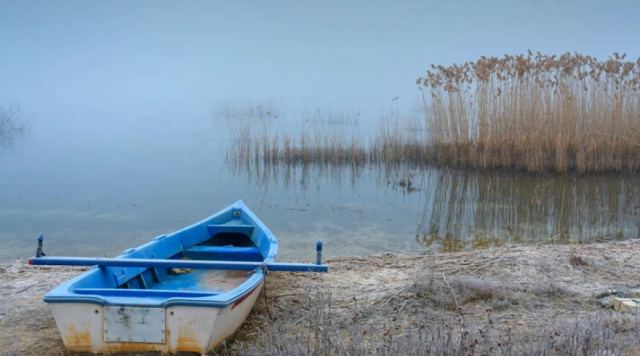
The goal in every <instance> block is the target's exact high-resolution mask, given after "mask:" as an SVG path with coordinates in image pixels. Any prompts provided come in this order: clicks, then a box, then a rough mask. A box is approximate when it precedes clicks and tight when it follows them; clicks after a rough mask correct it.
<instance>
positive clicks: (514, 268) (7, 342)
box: [0, 240, 640, 355]
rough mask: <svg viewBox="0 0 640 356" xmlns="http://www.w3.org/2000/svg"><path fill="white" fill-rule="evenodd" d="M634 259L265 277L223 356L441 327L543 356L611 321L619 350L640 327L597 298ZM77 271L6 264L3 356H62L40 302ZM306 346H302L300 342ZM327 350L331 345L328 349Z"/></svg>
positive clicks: (637, 278)
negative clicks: (565, 338) (551, 345)
mask: <svg viewBox="0 0 640 356" xmlns="http://www.w3.org/2000/svg"><path fill="white" fill-rule="evenodd" d="M637 256H640V241H639V240H627V241H615V242H603V243H592V244H585V245H530V246H520V245H518V246H505V247H500V248H495V249H487V250H479V251H470V252H460V253H451V254H435V255H429V256H404V255H391V254H386V255H379V256H367V257H344V258H334V259H332V260H330V261H328V263H329V264H330V267H331V271H330V273H328V274H294V273H272V274H270V275H269V277H268V280H267V284H266V293H263V295H262V296H261V297H260V298H259V300H258V303H257V304H256V307H255V308H254V311H253V312H252V313H251V315H250V316H249V318H248V320H247V322H246V323H245V324H244V325H243V327H242V328H241V329H240V331H239V332H238V334H237V336H236V338H235V340H234V341H233V342H230V343H229V344H228V345H227V347H226V349H223V350H222V352H223V353H230V354H238V353H257V352H267V353H316V354H322V353H323V352H322V351H323V350H325V351H326V353H327V354H329V353H331V352H336V351H339V350H341V349H340V348H341V347H347V346H348V347H350V349H349V350H354V352H355V351H357V350H361V351H362V350H364V351H370V352H376V351H378V352H380V353H384V350H382V349H380V348H381V347H391V348H398V347H400V346H402V345H405V346H403V347H410V346H406V343H402V344H401V345H396V343H397V342H396V341H394V340H401V339H402V338H403V337H404V338H406V337H407V335H418V334H420V333H423V334H425V333H427V334H428V335H433V334H434V332H437V333H442V331H443V330H449V331H448V332H449V333H450V334H452V335H453V336H452V337H453V339H454V340H459V338H460V337H462V340H461V342H469V341H468V340H466V339H465V337H466V336H465V335H467V334H468V335H471V336H473V335H475V336H474V337H478V336H477V335H482V338H484V339H482V340H480V341H476V342H477V343H484V344H489V343H496V346H495V347H498V348H500V347H504V343H505V342H504V341H503V342H502V344H501V342H500V340H503V339H504V337H505V335H508V337H509V342H512V343H514V344H516V343H517V344H518V345H521V344H523V343H525V344H526V343H531V344H532V345H534V346H532V347H538V349H539V348H540V347H542V346H540V345H542V344H540V343H541V342H542V343H548V341H544V340H542V339H543V338H545V337H547V336H548V335H547V334H550V335H551V337H552V338H553V337H554V336H553V335H556V333H559V331H558V330H562V332H566V330H567V325H573V324H576V325H577V324H578V323H580V324H582V323H591V321H593V320H594V319H593V318H596V319H598V318H599V320H603V318H604V319H606V320H604V323H602V325H599V324H598V325H599V326H596V327H598V328H608V332H610V334H611V335H609V334H607V335H609V336H606V338H609V337H611V338H613V339H612V340H613V341H612V342H615V344H616V345H618V344H620V342H619V341H616V340H617V338H618V337H619V336H620V337H622V336H624V338H625V340H626V339H636V340H637V339H638V338H637V335H638V328H637V322H634V320H632V319H630V318H629V317H628V316H624V315H622V316H621V315H620V314H618V313H616V312H611V311H606V310H605V309H604V308H603V307H602V306H601V305H600V304H599V303H598V302H597V300H596V298H595V296H596V295H598V294H600V293H602V292H605V291H607V290H608V289H610V288H617V289H628V288H631V287H637V286H638V285H639V284H640V263H639V262H638V257H637ZM79 271H80V270H79V269H73V268H47V267H31V266H27V265H25V264H23V263H20V262H16V263H13V264H8V265H2V266H1V267H0V283H2V286H3V288H2V291H1V292H0V330H1V332H0V350H2V351H1V353H2V354H5V355H25V354H33V355H36V354H38V355H60V354H64V347H63V345H62V342H61V340H60V338H59V336H58V332H57V330H56V327H55V323H54V321H53V318H52V316H51V314H50V312H49V311H48V309H47V308H46V305H45V304H44V303H43V302H42V296H43V295H44V293H46V292H47V291H48V290H49V289H51V288H52V287H53V286H55V285H56V284H57V283H59V282H61V281H63V280H66V279H68V278H69V277H71V276H74V275H76V274H77V273H79ZM603 313H605V314H603ZM602 315H606V316H605V317H603V316H602ZM585 320H587V321H586V322H585ZM589 320H591V321H589ZM323 323H324V324H323ZM596 324H597V323H596ZM325 328H329V329H332V330H333V331H331V332H328V331H325V330H324V329H325ZM443 328H444V329H443ZM355 329H357V330H355ZM609 329H610V330H609ZM318 330H321V331H318ZM425 330H427V331H425ZM482 330H485V331H484V332H483V331H482ZM334 331H335V332H334ZM486 332H490V333H491V335H492V336H491V337H488V336H487V335H486ZM478 333H479V334H478ZM629 333H632V334H633V335H635V336H634V337H633V338H631V337H630V336H629V335H630V334H629ZM356 335H359V336H358V337H357V339H358V340H355V339H356ZM420 335H422V334H420ZM556 336H557V337H561V336H558V335H556ZM421 337H422V336H421ZM274 338H275V339H277V340H276V344H277V343H280V344H282V345H283V346H282V347H281V348H280V351H281V352H276V351H277V350H276V351H274V350H275V349H273V340H274ZM381 338H383V339H384V338H388V340H386V339H385V340H386V341H380V340H381ZM604 338H605V337H600V339H604ZM324 339H326V340H324ZM300 340H307V341H306V342H305V344H307V345H299V344H300V343H301V342H300ZM323 340H324V341H323ZM407 340H409V339H407ZM443 340H444V339H443ZM541 340H542V341H541ZM325 341H326V342H327V345H329V346H326V349H323V347H325V346H323V342H325ZM356 341H357V345H353V344H354V342H356ZM423 341H424V340H423ZM436 341H437V340H436ZM436 341H434V340H431V341H430V344H433V343H434V342H436ZM459 341H460V340H459ZM609 341H611V340H609ZM609 341H607V340H605V341H602V340H601V341H600V342H609ZM470 342H471V344H473V340H471V341H470ZM636 342H637V341H636ZM343 343H350V344H349V345H347V346H345V345H342V344H343ZM471 344H470V345H471ZM385 345H386V346H385ZM394 345H395V346H394ZM536 345H537V346H536ZM444 346H446V345H444V344H443V347H444ZM624 346H625V348H624V349H623V348H621V349H620V350H621V351H620V352H621V353H623V354H629V352H631V353H633V352H634V350H635V351H638V350H639V349H637V348H636V347H637V345H635V344H633V343H632V344H630V345H626V344H625V345H624ZM464 347H465V350H467V349H466V346H464ZM478 347H479V349H482V348H483V347H486V345H484V346H478ZM351 348H353V349H351ZM305 350H306V351H305ZM385 350H387V351H389V350H391V349H385ZM394 350H395V349H394ZM515 350H520V349H515ZM629 350H631V351H629ZM467 351H468V350H467ZM560 351H561V350H560V349H559V350H558V352H560ZM615 353H616V352H614V354H615Z"/></svg>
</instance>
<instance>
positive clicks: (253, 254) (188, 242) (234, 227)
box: [69, 217, 272, 299]
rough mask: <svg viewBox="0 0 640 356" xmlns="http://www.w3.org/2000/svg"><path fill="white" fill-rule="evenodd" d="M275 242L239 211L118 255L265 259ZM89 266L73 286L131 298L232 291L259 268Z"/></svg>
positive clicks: (75, 289) (79, 291) (76, 290)
mask: <svg viewBox="0 0 640 356" xmlns="http://www.w3.org/2000/svg"><path fill="white" fill-rule="evenodd" d="M212 220H218V219H216V218H215V217H214V218H212ZM271 243H272V241H271V240H270V238H269V236H268V235H267V234H266V233H265V232H264V231H263V230H262V229H260V228H258V227H256V226H255V224H247V223H246V222H245V220H243V219H240V218H239V217H235V218H232V219H228V220H227V221H225V222H224V223H214V222H213V221H211V222H207V221H205V222H203V223H199V224H195V225H192V226H190V227H187V228H185V229H182V230H180V231H177V232H175V233H172V234H170V235H161V236H158V237H156V238H154V239H153V240H152V241H150V242H149V243H147V244H144V245H142V246H140V247H138V248H133V249H129V250H126V251H124V252H123V253H122V254H121V255H120V256H118V258H151V259H154V258H155V259H190V260H214V261H251V262H261V261H264V260H265V259H266V258H269V254H270V253H272V251H271V246H270V245H271ZM90 272H91V273H88V274H85V275H84V277H83V278H80V279H78V280H76V281H75V282H74V283H73V284H72V285H71V286H70V288H69V292H73V293H75V294H76V295H77V294H81V295H94V296H95V295H97V296H104V297H108V296H113V297H128V298H137V297H144V298H160V299H166V298H172V297H206V296H214V295H218V294H222V293H225V292H228V291H230V290H232V289H234V288H236V287H238V286H240V285H241V284H242V283H243V282H245V281H246V280H247V279H248V278H249V277H250V276H251V275H252V274H253V273H254V271H229V270H210V269H208V270H207V269H193V270H191V269H176V268H143V267H106V268H98V269H94V270H92V271H90Z"/></svg>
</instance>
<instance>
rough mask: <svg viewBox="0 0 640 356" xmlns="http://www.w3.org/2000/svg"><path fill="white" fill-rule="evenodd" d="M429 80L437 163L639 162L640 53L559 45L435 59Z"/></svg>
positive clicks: (550, 166) (570, 166)
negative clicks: (559, 51)
mask: <svg viewBox="0 0 640 356" xmlns="http://www.w3.org/2000/svg"><path fill="white" fill-rule="evenodd" d="M417 84H418V85H419V86H420V87H421V88H423V89H426V92H427V93H428V94H430V95H427V100H426V105H427V106H428V107H430V112H429V115H427V116H426V124H427V127H428V138H427V142H426V145H427V151H428V152H430V155H432V158H433V160H434V161H435V162H437V163H439V164H447V165H453V166H462V167H476V168H510V169H522V170H526V171H529V172H536V173H537V172H545V171H555V172H559V173H565V172H569V171H576V172H578V173H584V172H601V171H637V170H638V169H639V168H640V59H638V60H637V61H635V62H631V61H627V60H625V55H619V54H617V53H614V55H613V56H611V57H610V58H609V59H607V60H605V61H599V60H597V59H596V58H594V57H590V56H584V55H581V54H577V53H576V54H571V53H566V54H563V55H561V56H559V57H557V56H553V55H544V54H541V53H536V54H535V55H534V54H533V53H532V52H531V51H529V53H528V54H526V55H516V56H511V55H505V56H503V57H501V58H498V57H481V58H480V59H479V60H477V61H476V62H466V63H464V64H462V65H452V66H449V67H444V66H435V65H433V66H432V67H431V70H429V71H427V73H426V76H425V77H421V78H418V81H417Z"/></svg>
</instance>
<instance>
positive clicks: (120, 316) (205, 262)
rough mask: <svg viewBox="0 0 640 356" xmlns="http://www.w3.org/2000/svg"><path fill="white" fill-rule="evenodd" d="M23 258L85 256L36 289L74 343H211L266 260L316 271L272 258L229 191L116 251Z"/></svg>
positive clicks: (273, 246) (268, 236)
mask: <svg viewBox="0 0 640 356" xmlns="http://www.w3.org/2000/svg"><path fill="white" fill-rule="evenodd" d="M39 242H40V244H39V247H38V253H37V256H36V257H34V258H32V259H30V260H29V263H30V264H33V265H83V266H95V267H94V268H92V269H90V270H89V271H86V272H84V273H82V274H81V275H79V276H78V277H76V278H73V279H71V280H69V281H67V282H64V283H62V284H60V285H59V286H57V287H56V288H55V289H53V290H51V291H50V292H49V293H47V294H46V295H45V297H44V301H45V302H47V303H48V304H49V307H50V309H51V311H52V313H53V316H54V318H55V320H56V324H57V326H58V329H59V330H60V333H61V335H62V339H63V341H64V344H65V346H66V348H67V349H68V350H69V351H74V352H93V353H104V352H121V351H159V352H171V353H173V352H181V351H187V352H198V353H203V354H204V353H207V352H210V351H212V350H214V349H215V348H216V347H217V346H219V345H220V344H221V343H222V342H224V340H225V339H227V338H228V337H229V336H231V335H232V334H233V333H234V332H235V331H236V330H237V329H238V327H240V325H241V324H242V323H243V322H244V320H245V319H246V317H247V315H248V314H249V312H250V311H251V309H252V308H253V305H254V304H255V302H256V299H257V297H258V294H259V292H260V290H261V288H262V286H263V284H264V280H265V277H266V272H267V270H271V271H294V272H326V271H327V266H326V265H322V264H321V261H320V259H321V250H322V245H321V243H319V244H318V246H317V251H318V260H317V261H316V262H317V263H316V264H297V263H277V262H275V258H276V255H277V252H278V241H277V239H276V237H275V235H274V234H273V233H271V231H269V229H268V228H267V227H266V226H265V225H264V224H263V223H262V222H261V221H260V220H259V219H258V217H257V216H256V215H255V214H253V213H252V212H251V210H249V208H247V206H246V205H245V204H244V203H243V202H242V201H237V202H235V203H234V204H232V205H231V206H229V207H227V208H225V209H223V210H222V211H220V212H218V213H216V214H214V215H212V216H211V217H209V218H206V219H204V220H202V221H200V222H198V223H196V224H193V225H191V226H188V227H186V228H184V229H182V230H179V231H176V232H174V233H171V234H168V235H162V236H158V237H156V238H154V239H153V240H152V241H151V242H148V243H146V244H144V245H142V246H139V247H137V248H132V249H128V250H126V251H124V252H123V253H122V254H121V255H120V256H118V257H116V258H77V257H45V256H43V255H44V253H43V252H42V238H39Z"/></svg>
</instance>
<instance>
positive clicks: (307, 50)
mask: <svg viewBox="0 0 640 356" xmlns="http://www.w3.org/2000/svg"><path fill="white" fill-rule="evenodd" d="M639 46H640V2H638V1H637V0H630V1H607V2H605V1H593V0H588V1H557V0H544V1H539V0H535V1H534V0H531V1H512V0H511V1H506V0H505V1H503V0H490V1H313V2H312V1H237V2H236V1H234V2H231V1H229V2H220V1H155V0H154V1H85V0H83V1H22V0H20V1H8V0H0V51H1V52H0V105H5V106H6V105H9V104H19V105H20V106H21V107H22V108H23V110H24V111H25V112H27V113H29V112H40V113H41V112H46V111H65V110H71V109H73V110H90V111H91V110H94V111H98V110H129V111H130V110H142V111H144V108H148V107H162V108H170V109H171V110H178V111H179V110H182V109H184V110H186V111H188V110H190V109H194V108H195V110H204V109H203V108H209V107H210V106H211V105H213V104H215V103H219V102H226V101H232V102H238V101H239V102H242V101H243V100H252V101H255V102H259V101H262V100H275V101H278V102H283V103H285V104H286V105H294V106H295V105H308V106H314V107H315V106H317V107H327V106H331V105H334V106H336V105H337V106H341V105H342V106H344V105H347V106H348V105H355V106H370V105H378V104H379V105H380V106H383V105H385V104H386V103H388V102H389V101H390V100H391V98H393V97H395V96H398V95H399V96H400V97H401V98H402V99H403V100H407V99H405V98H411V97H414V98H415V96H416V93H417V91H416V88H415V84H414V81H415V78H416V77H418V76H420V75H421V74H422V73H423V72H424V71H425V70H426V69H427V67H428V65H429V64H431V63H437V64H450V63H453V62H462V61H465V60H473V59H475V58H477V57H478V56H480V55H501V54H504V53H507V52H508V53H521V52H525V51H526V50H527V49H529V48H530V49H532V50H534V51H535V50H540V51H543V52H547V53H562V52H565V51H579V52H582V53H585V54H591V55H595V56H597V57H599V58H601V57H606V56H607V55H608V54H610V53H612V52H614V51H618V52H621V53H623V52H626V53H628V54H629V55H630V57H632V58H637V57H639V56H640V48H639Z"/></svg>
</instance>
